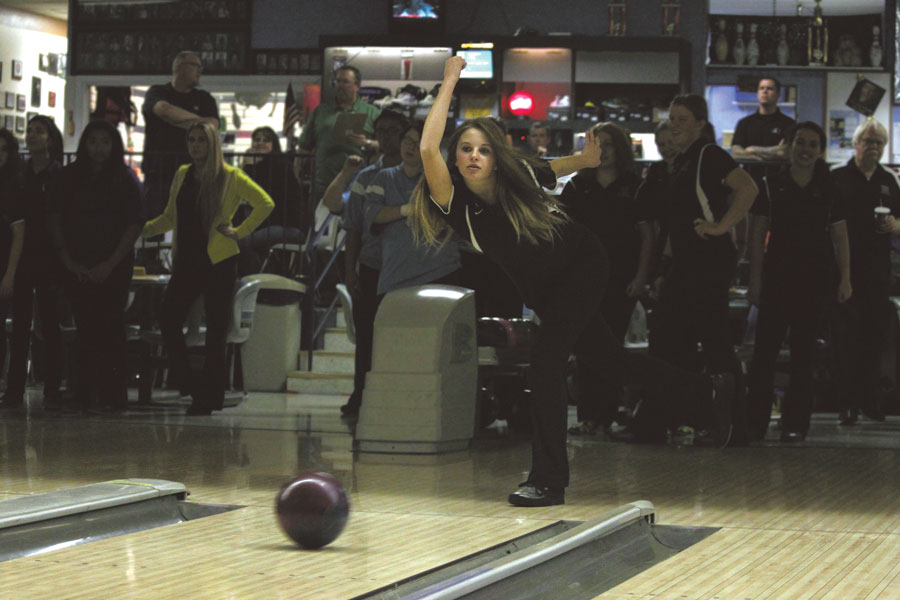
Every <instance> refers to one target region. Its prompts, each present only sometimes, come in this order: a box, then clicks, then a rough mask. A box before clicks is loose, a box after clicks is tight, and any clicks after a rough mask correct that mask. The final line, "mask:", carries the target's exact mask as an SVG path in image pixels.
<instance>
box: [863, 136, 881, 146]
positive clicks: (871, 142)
mask: <svg viewBox="0 0 900 600" xmlns="http://www.w3.org/2000/svg"><path fill="white" fill-rule="evenodd" d="M860 141H861V142H862V143H863V144H865V145H866V146H884V145H885V144H886V143H887V142H886V141H885V140H882V139H880V138H863V139H862V140H860Z"/></svg>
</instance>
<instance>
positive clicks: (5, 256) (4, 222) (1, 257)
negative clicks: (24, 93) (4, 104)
mask: <svg viewBox="0 0 900 600" xmlns="http://www.w3.org/2000/svg"><path fill="white" fill-rule="evenodd" d="M22 168H23V167H22V158H21V156H19V142H18V141H17V140H16V136H15V135H13V133H12V132H11V131H9V130H8V129H0V269H3V275H2V278H0V322H3V323H4V324H5V323H6V317H7V315H9V313H10V305H11V303H12V295H13V289H14V287H15V280H16V270H17V269H18V267H19V260H20V259H21V257H22V245H23V243H24V240H25V216H24V214H23V207H22V180H23V176H22ZM5 362H6V327H5V326H4V327H3V328H0V365H2V364H4V363H5ZM0 407H2V408H6V406H5V402H0ZM12 408H16V407H15V406H14V407H12Z"/></svg>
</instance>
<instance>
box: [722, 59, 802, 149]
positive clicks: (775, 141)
mask: <svg viewBox="0 0 900 600" xmlns="http://www.w3.org/2000/svg"><path fill="white" fill-rule="evenodd" d="M780 96H781V84H780V83H779V82H778V80H777V79H775V78H773V77H764V78H762V79H760V80H759V86H758V87H757V89H756V99H757V100H758V101H759V108H758V109H757V111H756V112H755V113H753V114H752V115H747V116H746V117H744V118H743V119H741V120H740V121H738V123H737V127H735V130H734V138H733V139H732V142H731V155H732V156H733V157H734V159H735V160H736V161H738V162H741V161H753V160H785V158H786V156H787V146H786V145H785V143H784V140H785V137H786V134H787V132H788V130H789V129H790V128H791V127H792V126H793V125H794V120H793V119H792V118H790V117H789V116H787V115H785V114H784V113H782V112H781V110H780V109H779V108H778V98H779V97H780Z"/></svg>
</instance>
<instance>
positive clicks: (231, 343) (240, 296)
mask: <svg viewBox="0 0 900 600" xmlns="http://www.w3.org/2000/svg"><path fill="white" fill-rule="evenodd" d="M259 287H260V283H259V281H255V280H244V279H240V280H238V281H237V282H236V283H235V290H234V296H233V297H232V300H231V320H230V321H229V323H228V333H227V335H226V338H225V343H227V344H228V353H229V362H228V364H229V368H228V381H229V383H231V382H232V381H234V382H235V385H236V387H237V388H238V389H242V388H243V386H244V373H243V370H242V368H241V351H240V345H241V344H243V343H244V342H246V341H247V338H249V337H250V330H251V328H252V327H253V314H254V313H255V312H256V298H257V296H259ZM203 320H204V311H203V298H202V297H200V298H197V300H195V301H194V304H193V306H192V307H191V312H190V313H189V314H188V320H187V332H186V333H185V335H184V341H185V344H186V345H187V346H188V348H196V347H200V346H203V345H205V344H206V326H205V325H202V323H203ZM233 376H234V378H235V379H234V380H233V379H232V377H233Z"/></svg>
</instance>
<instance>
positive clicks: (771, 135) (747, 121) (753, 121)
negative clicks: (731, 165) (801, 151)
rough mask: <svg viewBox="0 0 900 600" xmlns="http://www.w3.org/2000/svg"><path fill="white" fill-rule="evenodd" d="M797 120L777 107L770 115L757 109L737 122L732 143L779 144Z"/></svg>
mask: <svg viewBox="0 0 900 600" xmlns="http://www.w3.org/2000/svg"><path fill="white" fill-rule="evenodd" d="M794 124H795V121H794V120H793V119H792V118H790V117H789V116H787V115H786V114H784V113H783V112H781V111H780V110H778V109H776V110H775V112H774V113H772V114H770V115H764V114H761V113H760V112H759V111H756V112H755V113H753V114H752V115H747V116H746V117H744V118H743V119H741V120H740V121H738V122H737V126H736V127H735V128H734V137H733V138H732V141H731V143H732V144H733V145H735V146H741V147H743V148H747V147H748V146H777V145H778V144H780V143H781V141H782V140H784V139H785V138H786V137H787V134H788V132H789V131H790V129H791V127H793V126H794Z"/></svg>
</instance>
